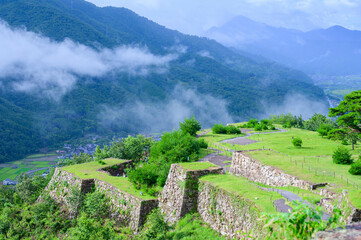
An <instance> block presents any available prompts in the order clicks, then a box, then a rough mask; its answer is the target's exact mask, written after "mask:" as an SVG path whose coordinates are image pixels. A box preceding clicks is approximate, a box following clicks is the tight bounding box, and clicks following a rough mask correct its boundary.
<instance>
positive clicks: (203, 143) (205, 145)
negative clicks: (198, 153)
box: [198, 138, 208, 148]
mask: <svg viewBox="0 0 361 240" xmlns="http://www.w3.org/2000/svg"><path fill="white" fill-rule="evenodd" d="M198 144H199V147H200V148H208V143H207V142H206V141H205V140H204V138H201V139H198Z"/></svg>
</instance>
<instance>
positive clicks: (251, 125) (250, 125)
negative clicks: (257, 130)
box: [247, 119, 259, 128]
mask: <svg viewBox="0 0 361 240" xmlns="http://www.w3.org/2000/svg"><path fill="white" fill-rule="evenodd" d="M257 125H259V122H258V120H257V119H251V120H249V121H248V123H247V127H248V128H254V127H255V126H257Z"/></svg>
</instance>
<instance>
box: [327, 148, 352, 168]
mask: <svg viewBox="0 0 361 240" xmlns="http://www.w3.org/2000/svg"><path fill="white" fill-rule="evenodd" d="M332 159H333V162H334V163H336V164H344V165H349V164H351V163H353V159H352V155H351V153H350V151H349V150H348V149H347V148H345V147H343V146H340V147H338V148H337V149H336V150H335V152H334V153H333V155H332Z"/></svg>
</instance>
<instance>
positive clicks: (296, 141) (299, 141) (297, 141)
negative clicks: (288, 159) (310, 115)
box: [292, 137, 303, 147]
mask: <svg viewBox="0 0 361 240" xmlns="http://www.w3.org/2000/svg"><path fill="white" fill-rule="evenodd" d="M302 143H303V142H302V139H301V138H299V137H295V138H294V139H293V140H292V144H293V146H295V147H302Z"/></svg>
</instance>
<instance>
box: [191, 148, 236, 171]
mask: <svg viewBox="0 0 361 240" xmlns="http://www.w3.org/2000/svg"><path fill="white" fill-rule="evenodd" d="M213 150H216V149H213ZM216 151H217V152H215V153H211V154H209V155H207V156H205V157H204V158H202V159H200V160H198V161H199V162H206V161H208V162H211V163H213V164H215V165H217V166H219V167H222V168H223V169H224V170H225V171H226V172H228V171H229V169H230V168H229V167H226V166H227V165H230V164H231V163H230V162H229V163H224V162H225V161H232V158H231V157H228V156H223V155H219V154H220V153H222V152H221V151H219V150H216Z"/></svg>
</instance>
